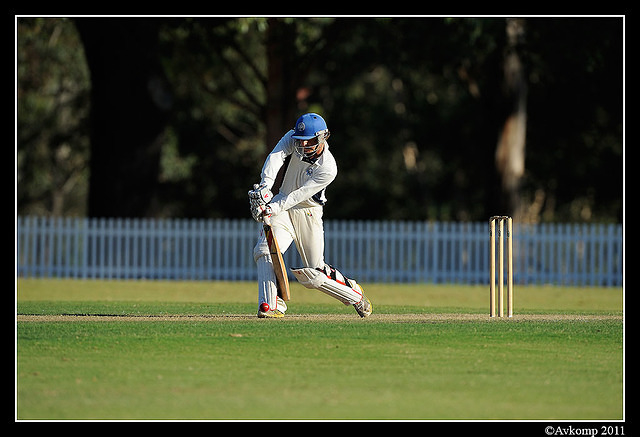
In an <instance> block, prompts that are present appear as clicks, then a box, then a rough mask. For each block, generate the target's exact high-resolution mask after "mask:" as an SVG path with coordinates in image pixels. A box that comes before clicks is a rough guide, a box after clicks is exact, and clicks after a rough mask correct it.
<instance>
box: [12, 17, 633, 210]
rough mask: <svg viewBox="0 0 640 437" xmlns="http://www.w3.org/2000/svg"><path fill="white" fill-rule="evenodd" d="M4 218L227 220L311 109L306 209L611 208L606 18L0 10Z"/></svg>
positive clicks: (617, 38) (618, 36)
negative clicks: (312, 192)
mask: <svg viewBox="0 0 640 437" xmlns="http://www.w3.org/2000/svg"><path fill="white" fill-rule="evenodd" d="M16 53H17V65H16V74H17V89H16V96H17V102H16V103H17V105H16V109H17V117H16V118H17V125H16V126H17V132H16V142H17V144H16V167H17V168H16V182H17V212H18V214H46V215H76V216H83V215H88V216H96V217H97V216H100V217H106V216H118V217H198V218H208V217H212V218H218V217H225V218H247V217H249V214H248V206H247V196H246V193H247V191H248V190H249V189H250V187H251V185H252V184H253V183H255V182H258V179H259V173H260V169H261V167H262V163H263V161H264V158H265V157H266V154H267V153H268V152H269V151H270V150H271V148H272V147H273V146H274V145H275V143H276V142H277V141H278V139H279V138H280V137H281V136H282V135H283V134H284V133H285V132H286V131H287V130H288V129H290V128H292V127H293V124H294V122H295V119H296V118H297V117H298V116H299V115H300V114H302V113H304V112H309V111H314V112H319V113H321V114H322V115H323V116H324V117H325V119H326V120H327V123H328V125H329V128H330V130H331V133H332V135H331V139H330V141H329V143H330V146H331V150H332V152H333V153H334V154H335V155H336V158H337V160H338V165H339V174H338V178H337V179H336V181H335V182H334V183H333V184H332V185H331V186H330V188H329V189H328V192H327V195H328V197H329V204H328V206H327V208H326V210H325V217H326V218H335V219H367V220H380V219H399V220H466V221H476V220H486V218H487V217H488V216H490V215H495V214H511V215H513V216H514V217H516V219H517V220H524V221H531V222H536V221H572V222H578V221H602V222H621V221H622V203H623V184H624V180H623V119H622V117H623V115H622V114H623V70H622V69H623V29H622V18H617V17H600V18H552V17H532V18H518V19H507V18H408V17H407V18H366V17H363V18H330V17H328V18H311V17H309V18H285V17H283V18H257V17H256V18H249V17H247V18H239V17H238V18H233V17H211V18H209V17H206V18H205V17H194V18H94V17H87V18H73V19H64V18H32V17H20V18H18V19H17V51H16Z"/></svg>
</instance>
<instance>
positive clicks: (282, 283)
mask: <svg viewBox="0 0 640 437" xmlns="http://www.w3.org/2000/svg"><path fill="white" fill-rule="evenodd" d="M263 229H264V236H265V237H266V238H267V244H268V245H269V252H270V253H271V262H272V263H273V271H274V273H275V274H276V285H277V287H278V296H280V298H281V299H282V300H284V301H288V300H289V279H288V277H287V268H286V267H285V265H284V260H283V259H282V253H281V252H280V246H279V245H278V240H276V236H275V235H274V234H273V230H272V229H271V221H270V218H269V217H265V218H264V222H263Z"/></svg>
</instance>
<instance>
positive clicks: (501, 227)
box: [489, 216, 513, 317]
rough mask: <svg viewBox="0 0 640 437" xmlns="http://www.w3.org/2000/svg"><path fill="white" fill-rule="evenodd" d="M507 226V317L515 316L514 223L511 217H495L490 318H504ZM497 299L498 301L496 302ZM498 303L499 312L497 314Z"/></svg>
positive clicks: (491, 225)
mask: <svg viewBox="0 0 640 437" xmlns="http://www.w3.org/2000/svg"><path fill="white" fill-rule="evenodd" d="M496 222H498V233H497V236H498V296H496V284H495V283H496ZM505 225H506V228H507V229H506V242H507V317H512V316H513V260H512V255H513V241H512V235H513V223H512V220H511V217H508V216H494V217H491V218H490V219H489V251H490V257H491V259H490V260H489V262H490V266H489V274H490V284H489V294H490V302H489V316H490V317H496V315H497V316H498V317H504V245H503V239H504V238H503V236H504V235H505ZM496 297H497V301H496ZM496 302H497V307H498V311H497V314H496Z"/></svg>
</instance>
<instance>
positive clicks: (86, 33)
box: [75, 18, 172, 217]
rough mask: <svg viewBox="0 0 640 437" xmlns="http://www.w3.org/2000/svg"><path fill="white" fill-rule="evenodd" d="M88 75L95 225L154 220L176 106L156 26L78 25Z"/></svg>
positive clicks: (124, 22)
mask: <svg viewBox="0 0 640 437" xmlns="http://www.w3.org/2000/svg"><path fill="white" fill-rule="evenodd" d="M75 23H76V26H77V28H78V31H79V33H80V35H81V38H82V41H83V44H84V48H85V55H86V58H87V64H88V66H89V71H90V73H91V162H90V179H89V202H88V203H89V205H88V215H89V216H90V217H145V216H151V215H153V205H154V198H155V195H156V189H157V186H158V175H159V172H160V153H161V146H162V143H163V135H164V131H165V127H166V124H167V120H168V115H169V111H170V109H171V106H172V98H171V95H170V92H169V91H168V87H167V86H166V80H165V76H164V73H163V68H162V66H161V64H160V62H159V53H158V40H157V38H158V28H157V24H158V21H156V20H154V19H136V18H124V19H117V18H77V19H76V20H75Z"/></svg>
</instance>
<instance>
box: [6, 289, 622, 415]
mask: <svg viewBox="0 0 640 437" xmlns="http://www.w3.org/2000/svg"><path fill="white" fill-rule="evenodd" d="M366 292H367V295H368V296H369V297H370V298H371V301H372V303H373V305H374V314H373V315H372V316H371V317H369V318H366V319H360V318H359V317H358V316H357V314H356V313H355V311H354V310H353V308H351V307H346V306H344V305H342V304H340V303H339V302H337V301H335V300H332V299H330V298H329V297H327V296H325V295H323V294H322V293H320V292H318V291H314V290H308V289H305V288H302V287H301V286H299V284H297V283H294V284H292V289H291V294H292V300H291V302H290V304H289V311H288V313H287V317H286V318H285V319H280V320H265V319H258V318H257V317H255V313H256V310H257V304H256V300H257V287H256V285H255V284H254V283H247V282H237V283H236V282H164V281H163V282H154V281H83V280H35V279H29V280H23V279H20V280H18V281H17V299H16V311H17V316H16V317H17V324H16V332H17V343H16V345H17V347H16V358H17V360H16V363H17V367H16V407H17V408H16V419H17V420H58V419H64V420H112V419H113V420H147V419H149V420H191V419H197V420H468V421H475V420H501V421H502V420H513V421H521V420H601V421H605V420H606V421H609V420H613V421H616V420H622V419H624V411H625V410H624V366H623V356H624V347H623V346H624V337H623V323H624V322H623V317H622V316H623V291H622V289H620V288H613V289H612V288H565V287H516V289H515V299H514V300H515V304H514V308H515V313H516V315H515V317H514V318H513V319H490V318H489V317H488V314H487V313H488V289H487V287H473V286H457V285H448V286H446V285H444V286H434V285H381V284H373V285H369V286H367V287H366Z"/></svg>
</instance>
